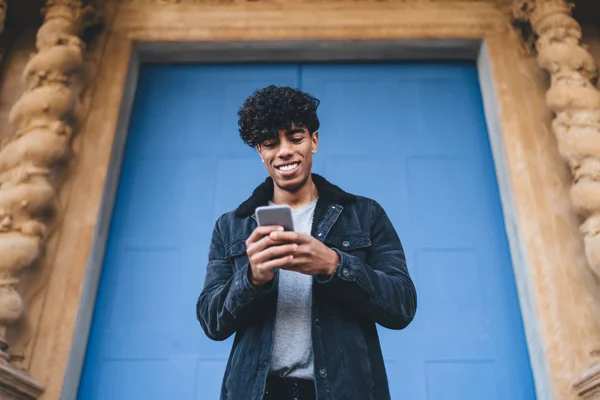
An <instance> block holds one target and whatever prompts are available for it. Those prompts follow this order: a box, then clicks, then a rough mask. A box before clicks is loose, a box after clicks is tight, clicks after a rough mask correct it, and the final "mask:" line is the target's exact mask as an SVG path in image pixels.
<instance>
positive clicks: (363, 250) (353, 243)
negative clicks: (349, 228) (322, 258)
mask: <svg viewBox="0 0 600 400" xmlns="http://www.w3.org/2000/svg"><path fill="white" fill-rule="evenodd" d="M324 243H325V244H326V245H327V246H329V247H333V248H336V249H338V250H340V251H343V252H344V253H348V254H351V255H353V256H358V257H360V258H362V259H363V260H364V259H365V258H366V256H367V252H368V250H369V248H370V247H371V235H369V234H368V233H365V232H359V231H357V232H346V233H343V234H330V235H328V236H327V238H325V240H324Z"/></svg>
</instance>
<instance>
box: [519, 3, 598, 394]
mask: <svg viewBox="0 0 600 400" xmlns="http://www.w3.org/2000/svg"><path fill="white" fill-rule="evenodd" d="M571 8H572V6H571V2H567V1H565V0H516V1H515V3H514V9H513V14H514V15H515V17H516V18H517V19H518V20H521V21H528V22H529V23H530V25H531V28H532V31H533V32H532V33H533V35H534V38H535V48H536V50H537V61H538V64H539V66H540V67H541V68H543V69H545V70H546V71H548V73H549V74H550V81H551V83H550V88H549V89H548V92H547V93H546V103H547V104H548V107H549V109H550V110H551V111H552V112H553V113H554V120H553V121H552V128H553V130H554V134H555V135H556V138H557V141H558V148H559V152H560V154H561V155H562V157H563V158H564V159H565V161H566V162H567V163H568V164H569V167H570V169H571V172H572V174H573V183H572V186H571V203H572V204H573V207H574V210H575V211H576V212H577V214H579V215H580V216H581V218H582V224H581V226H580V232H581V235H582V238H583V242H584V246H585V254H586V258H587V261H588V265H589V267H590V268H591V269H592V270H593V271H594V272H595V273H596V275H598V277H600V91H598V89H597V88H596V82H597V78H598V69H597V66H596V63H595V62H594V59H593V57H592V56H591V54H590V53H589V52H588V51H587V50H586V49H585V48H584V47H583V46H582V45H581V26H580V25H579V24H578V23H577V21H575V19H573V18H572V17H571ZM592 353H597V351H593V352H592ZM590 356H591V358H592V359H593V358H594V354H590ZM596 362H597V361H596ZM592 363H594V361H592ZM575 389H576V390H577V392H578V394H579V395H580V396H581V397H583V398H584V399H588V400H591V399H600V365H595V366H594V365H592V367H591V368H590V369H589V370H588V371H586V372H584V373H583V375H582V378H581V380H580V381H578V382H576V383H575Z"/></svg>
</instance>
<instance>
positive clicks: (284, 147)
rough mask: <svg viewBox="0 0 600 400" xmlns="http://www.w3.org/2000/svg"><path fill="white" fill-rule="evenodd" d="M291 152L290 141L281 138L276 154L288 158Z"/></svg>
mask: <svg viewBox="0 0 600 400" xmlns="http://www.w3.org/2000/svg"><path fill="white" fill-rule="evenodd" d="M293 153H294V152H293V148H292V142H290V141H289V140H282V141H281V144H280V145H279V153H278V154H277V156H278V157H279V158H289V157H291V156H292V154H293Z"/></svg>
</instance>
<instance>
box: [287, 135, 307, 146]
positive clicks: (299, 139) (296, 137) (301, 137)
mask: <svg viewBox="0 0 600 400" xmlns="http://www.w3.org/2000/svg"><path fill="white" fill-rule="evenodd" d="M290 140H291V141H292V143H296V144H298V143H300V142H302V141H303V140H304V136H294V137H293V138H291V139H290Z"/></svg>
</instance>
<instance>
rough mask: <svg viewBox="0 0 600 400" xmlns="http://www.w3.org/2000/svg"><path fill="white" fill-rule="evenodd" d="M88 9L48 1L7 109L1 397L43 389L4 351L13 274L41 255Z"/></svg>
mask: <svg viewBox="0 0 600 400" xmlns="http://www.w3.org/2000/svg"><path fill="white" fill-rule="evenodd" d="M90 11H91V10H90V9H89V8H88V7H86V6H85V5H84V4H83V2H82V0H48V1H47V3H46V7H45V8H44V10H43V12H44V16H45V18H44V23H43V24H42V26H41V27H40V29H39V31H38V33H37V41H36V49H37V52H36V53H35V54H34V55H33V56H32V57H31V59H30V60H29V62H28V63H27V65H26V67H25V71H24V74H23V75H24V80H25V82H26V84H27V90H26V91H25V93H24V94H23V95H22V97H21V98H20V99H19V100H18V101H17V102H16V103H15V105H14V106H13V108H12V110H11V112H10V116H9V118H10V122H11V124H13V125H14V126H15V128H16V133H15V134H14V135H13V136H12V137H11V138H9V139H8V140H7V141H6V142H5V143H3V144H2V146H1V147H0V394H2V396H0V398H2V399H4V398H10V399H13V398H14V399H17V398H18V399H35V398H37V397H39V396H40V394H41V392H42V387H41V385H39V384H38V383H37V382H35V380H33V379H32V378H31V377H30V376H29V375H28V374H27V373H26V372H24V371H22V370H21V369H20V368H19V367H20V363H18V362H17V363H13V362H11V361H13V360H11V357H10V348H9V343H8V342H7V340H6V332H7V329H9V328H10V327H11V326H13V325H14V324H15V323H16V322H17V321H18V319H19V318H20V317H21V316H22V314H23V311H24V304H23V300H22V298H21V296H20V295H19V293H18V292H17V285H18V283H19V275H20V273H21V272H22V271H23V269H25V268H27V267H29V266H31V265H32V264H33V263H34V262H36V261H37V260H38V258H39V257H40V255H41V253H42V251H43V246H44V241H45V239H46V238H47V236H48V233H49V229H50V228H51V227H52V225H51V224H52V222H55V218H54V217H55V214H56V206H57V204H56V203H57V196H56V190H57V188H58V185H59V184H60V180H61V171H62V170H63V167H64V166H66V165H67V162H68V160H69V159H70V157H71V148H70V144H71V138H72V137H73V135H74V133H75V132H76V130H77V125H78V123H79V122H80V118H79V116H80V113H79V109H80V101H79V98H80V96H79V87H80V84H79V78H80V76H81V74H80V72H82V67H83V52H84V49H85V45H84V43H83V41H82V40H81V39H80V36H81V34H82V33H83V29H84V25H85V23H86V18H87V17H88V16H89V13H90Z"/></svg>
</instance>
